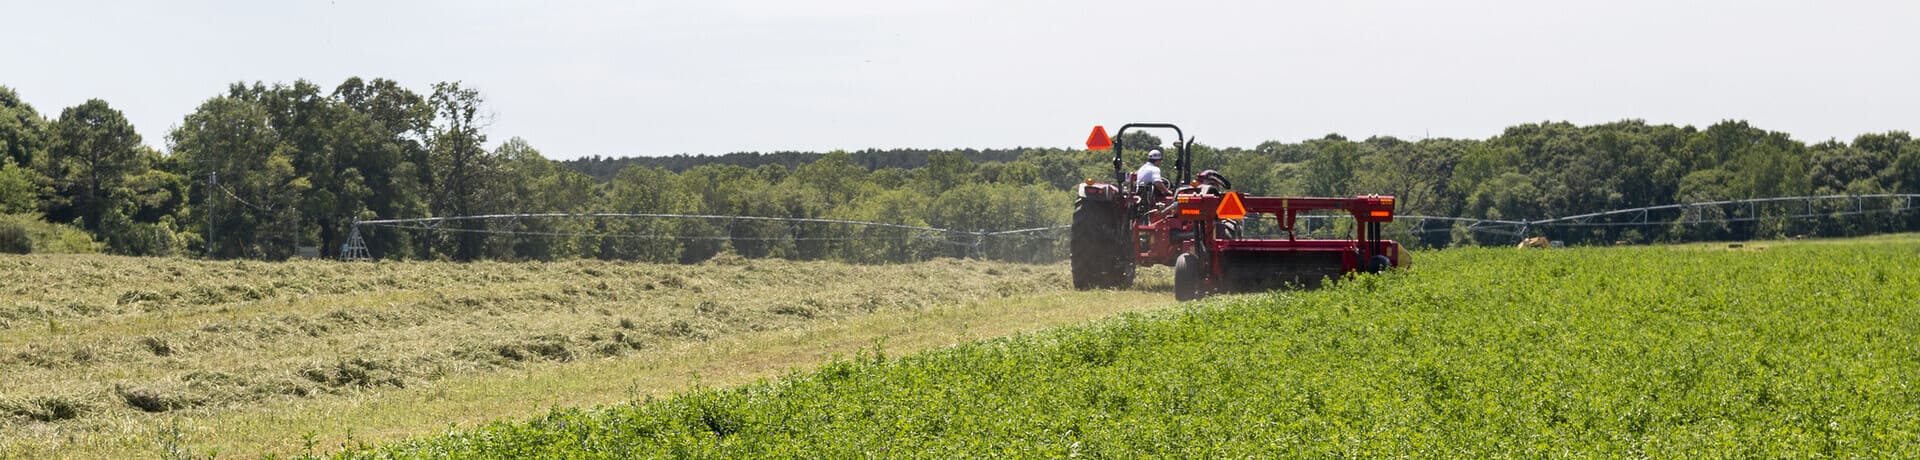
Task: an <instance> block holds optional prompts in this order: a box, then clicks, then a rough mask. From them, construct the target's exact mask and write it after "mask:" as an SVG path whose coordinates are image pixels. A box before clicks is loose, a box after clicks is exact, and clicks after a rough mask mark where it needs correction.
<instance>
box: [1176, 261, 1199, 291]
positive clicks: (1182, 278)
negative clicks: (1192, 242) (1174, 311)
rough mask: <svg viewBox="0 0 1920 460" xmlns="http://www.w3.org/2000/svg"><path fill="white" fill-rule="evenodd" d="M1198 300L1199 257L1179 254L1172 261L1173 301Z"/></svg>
mask: <svg viewBox="0 0 1920 460" xmlns="http://www.w3.org/2000/svg"><path fill="white" fill-rule="evenodd" d="M1198 298H1200V257H1199V256H1195V255H1193V254H1181V255H1180V258H1178V259H1174V261H1173V300H1178V301H1181V302H1185V301H1189V300H1193V299H1198Z"/></svg>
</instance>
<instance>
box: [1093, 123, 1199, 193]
mask: <svg viewBox="0 0 1920 460" xmlns="http://www.w3.org/2000/svg"><path fill="white" fill-rule="evenodd" d="M1132 128H1167V129H1172V130H1173V136H1174V141H1173V142H1174V144H1173V145H1174V150H1175V152H1176V155H1175V157H1174V160H1173V173H1174V176H1173V177H1174V178H1175V179H1179V180H1169V181H1167V182H1169V183H1170V184H1168V185H1169V186H1175V187H1177V186H1179V184H1184V183H1187V181H1190V180H1193V176H1192V174H1191V173H1192V171H1188V169H1190V166H1191V165H1189V164H1188V162H1189V161H1190V160H1189V159H1188V158H1187V135H1186V133H1184V132H1181V131H1180V127H1179V126H1174V125H1173V123H1127V124H1125V125H1120V130H1119V131H1114V132H1113V138H1114V139H1118V141H1117V142H1114V143H1113V183H1115V184H1119V183H1123V182H1126V181H1127V169H1126V157H1125V156H1124V155H1123V154H1122V153H1121V152H1122V151H1123V150H1126V145H1127V142H1126V139H1125V136H1126V134H1127V130H1128V129H1132Z"/></svg>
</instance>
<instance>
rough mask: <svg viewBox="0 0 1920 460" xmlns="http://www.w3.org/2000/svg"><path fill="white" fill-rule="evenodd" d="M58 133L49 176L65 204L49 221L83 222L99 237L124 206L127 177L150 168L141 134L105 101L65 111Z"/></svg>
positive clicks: (59, 205) (47, 164)
mask: <svg viewBox="0 0 1920 460" xmlns="http://www.w3.org/2000/svg"><path fill="white" fill-rule="evenodd" d="M52 131H53V141H54V142H53V144H52V148H50V149H49V150H48V154H47V160H46V161H45V162H44V165H45V170H44V172H45V173H46V175H47V176H48V177H50V178H52V179H53V185H54V190H55V193H57V194H58V195H59V201H57V202H56V203H55V208H54V209H53V210H52V212H49V213H48V217H49V218H50V219H54V220H55V221H58V222H72V221H74V220H79V221H80V222H81V226H82V227H84V228H86V229H87V230H89V231H94V232H98V231H100V230H101V228H102V223H103V219H104V218H105V217H106V214H107V213H109V212H114V211H117V210H118V208H119V207H120V204H121V203H120V202H119V197H117V196H116V194H115V192H116V191H117V190H118V189H119V188H120V187H121V186H122V185H123V184H125V182H126V176H127V175H129V174H134V173H138V172H140V171H143V170H145V169H146V168H147V165H146V163H145V161H144V160H145V158H143V157H142V156H141V155H140V152H141V144H140V134H139V133H137V132H135V131H134V129H133V125H132V124H130V123H127V118H126V116H124V115H122V114H121V113H120V111H119V110H115V109H114V108H113V107H112V106H109V105H107V102H106V101H102V100H99V99H91V100H88V101H87V102H86V103H83V104H81V105H78V106H74V107H68V108H67V109H66V110H63V111H61V112H60V120H59V121H56V122H54V124H53V130H52Z"/></svg>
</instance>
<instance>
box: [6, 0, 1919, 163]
mask: <svg viewBox="0 0 1920 460" xmlns="http://www.w3.org/2000/svg"><path fill="white" fill-rule="evenodd" d="M0 12H4V15H5V16H7V19H6V20H5V21H4V22H5V23H6V24H7V26H6V30H5V34H6V35H7V36H8V37H9V41H8V43H7V44H6V45H4V46H0V85H4V86H8V87H11V88H13V89H14V90H15V91H16V92H18V93H19V94H20V96H21V97H22V98H23V99H25V100H26V101H27V102H28V103H30V104H33V105H34V107H35V108H36V109H38V110H39V111H40V112H41V113H42V114H44V115H46V116H48V117H49V118H55V117H58V116H59V113H60V111H61V109H62V108H65V107H70V106H75V105H79V104H80V103H82V102H85V101H86V100H87V99H92V98H99V99H103V100H106V101H107V102H108V103H110V104H111V105H112V106H114V107H115V108H117V109H119V110H121V111H123V112H124V113H125V114H126V115H127V118H128V119H129V120H130V121H132V122H133V123H134V124H135V126H136V128H137V129H138V130H139V132H140V134H141V135H142V136H143V137H144V140H145V142H146V143H147V144H148V145H152V146H154V147H156V148H160V149H162V150H165V149H167V145H166V139H165V138H166V133H167V132H168V131H170V130H171V129H172V127H174V126H176V125H178V124H179V123H180V120H181V119H182V118H184V117H185V116H186V115H187V114H188V113H190V112H192V111H193V110H194V108H195V107H197V106H199V105H200V104H201V103H203V102H205V101H206V100H207V99H209V98H211V97H214V96H218V95H220V94H222V93H224V92H225V89H226V87H227V86H228V85H229V84H231V83H234V82H255V81H259V82H266V83H274V82H286V83H290V82H293V81H295V80H298V79H306V80H309V81H312V82H315V83H316V84H319V85H321V86H322V87H324V88H329V89H331V88H332V87H334V86H336V85H338V84H339V83H340V82H342V81H344V80H345V79H347V78H348V77H352V76H359V77H363V78H369V79H370V78H388V79H392V80H395V81H397V82H399V83H401V84H402V85H404V86H407V87H409V88H412V89H414V90H415V91H417V92H421V93H423V94H424V93H427V92H430V91H431V88H430V87H431V85H432V84H433V83H434V82H439V81H460V82H462V83H463V85H465V86H467V87H471V88H474V89H477V90H479V91H480V92H481V94H482V96H483V97H484V98H485V99H486V106H485V107H486V111H487V113H488V114H489V124H488V125H487V129H486V133H487V134H488V135H489V137H490V143H492V144H498V143H499V142H501V141H505V140H506V139H509V138H512V137H520V138H523V139H525V140H527V141H528V142H529V143H531V144H532V145H533V146H534V147H536V148H538V149H539V150H540V151H541V152H542V153H543V154H544V155H546V156H547V157H549V158H555V159H568V158H575V157H581V156H588V155H601V156H642V155H644V156H656V155H672V154H680V153H689V154H723V153H728V152H736V151H778V150H803V151H827V150H834V149H845V150H858V149H865V148H969V147H971V148H1005V147H1015V146H1024V147H1076V146H1078V145H1080V144H1081V142H1083V141H1084V140H1085V139H1086V136H1087V132H1088V131H1089V130H1090V129H1091V128H1092V127H1093V125H1096V124H1104V125H1108V126H1116V125H1120V124H1123V123H1127V122H1147V121H1152V122H1172V123H1177V124H1179V125H1180V126H1181V127H1182V128H1184V129H1185V131H1186V132H1187V133H1188V134H1189V135H1192V136H1195V137H1197V139H1198V140H1199V141H1200V142H1202V143H1206V144H1209V145H1215V146H1241V147H1251V146H1254V145H1256V144H1258V143H1260V142H1263V141H1268V140H1278V141H1285V142H1297V141H1300V140H1304V139H1312V138H1319V137H1321V136H1324V135H1326V134H1329V133H1339V134H1342V135H1345V136H1347V137H1349V138H1355V139H1359V138H1365V137H1369V136H1374V135H1387V136H1395V137H1400V138H1403V139H1421V138H1428V137H1452V138H1477V139H1484V138H1487V137H1490V136H1493V135H1496V134H1499V133H1500V132H1501V131H1502V130H1503V129H1504V128H1506V127H1508V126H1512V125H1516V124H1521V123H1533V122H1542V121H1570V122H1573V123H1577V124H1594V123H1605V122H1610V121H1616V120H1621V119H1630V118H1631V119H1643V120H1646V121H1648V122H1650V123H1670V124H1676V125H1694V126H1699V127H1705V126H1707V125H1711V124H1713V123H1716V122H1719V121H1721V120H1728V119H1742V120H1747V121H1749V122H1751V123H1753V124H1754V125H1755V126H1757V127H1760V128H1764V129H1769V130H1775V131H1784V132H1786V133H1788V134H1791V135H1792V136H1793V137H1794V138H1795V139H1799V140H1802V141H1808V142H1818V141H1824V140H1827V139H1830V138H1837V139H1839V140H1842V141H1846V140H1850V139H1852V137H1853V136H1855V135H1857V134H1860V133H1867V132H1884V131H1888V130H1903V131H1913V130H1916V129H1920V84H1917V83H1916V82H1920V47H1916V44H1920V2H1895V1H1886V2H1867V1H1819V2H1815V1H1771V0H1767V1H1690V2H1680V1H1640V0H1625V1H1607V2H1595V1H1583V2H1559V1H1455V2H1438V1H1311V2H1297V1H1261V2H1255V1H1244V2H1239V1H1235V2H1220V1H1206V0H1193V1H1166V0H1162V1H1131V0H1116V1H1098V2H1083V1H1046V0H1027V1H999V0H977V1H908V0H847V1H807V2H800V1H737V0H702V1H659V0H655V1H584V0H583V1H549V2H532V1H528V2H508V1H369V0H321V1H312V0H290V1H169V2H132V1H127V2H99V1H85V0H78V1H44V0H0Z"/></svg>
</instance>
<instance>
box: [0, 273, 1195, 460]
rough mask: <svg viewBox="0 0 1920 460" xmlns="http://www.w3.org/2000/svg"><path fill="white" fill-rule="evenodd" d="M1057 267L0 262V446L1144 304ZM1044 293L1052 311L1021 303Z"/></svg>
mask: <svg viewBox="0 0 1920 460" xmlns="http://www.w3.org/2000/svg"><path fill="white" fill-rule="evenodd" d="M1065 271H1066V270H1065V267H1064V266H1062V265H1054V266H1032V265H1014V264H1001V263H990V262H979V261H961V260H939V261H932V262H926V263H919V264H909V265H892V266H855V265H845V264H835V263H825V262H792V261H780V260H755V261H744V260H740V259H735V258H722V259H718V260H716V261H714V262H710V263H707V264H702V265H696V266H679V265H651V264H632V263H618V262H601V261H573V262H562V263H544V264H542V263H525V264H514V263H471V264H454V263H371V264H368V263H360V264H343V263H334V262H289V263H262V262H251V261H240V262H200V261H188V260H179V259H151V258H147V259H142V258H123V257H111V256H73V255H69V256H5V257H0V280H4V283H3V284H0V296H4V300H0V374H4V375H5V376H6V380H7V381H8V384H7V385H6V386H5V387H4V388H3V389H0V417H4V418H5V421H4V422H0V423H4V424H5V425H7V427H6V429H5V435H4V436H0V448H4V450H6V451H9V452H14V453H20V454H25V455H44V454H56V453H57V454H60V455H72V454H76V453H82V454H84V453H89V452H90V453H93V454H96V455H115V454H130V453H140V452H148V453H152V452H158V451H156V450H152V449H155V448H156V447H155V446H156V442H155V439H156V437H157V436H158V435H157V434H156V433H158V432H160V431H161V428H164V427H171V426H173V424H175V423H179V424H181V425H184V426H186V427H188V428H187V429H185V430H183V431H181V432H180V437H182V438H185V439H192V440H195V441H196V445H200V446H211V447H210V448H220V449H221V451H222V452H226V453H236V452H241V453H256V452H260V451H262V450H263V449H265V450H284V449H289V448H292V447H294V446H297V444H298V443H299V441H300V439H301V436H302V435H303V434H307V433H309V432H311V433H314V434H315V435H316V436H317V437H318V439H319V440H320V441H318V442H321V443H322V444H323V445H325V443H327V442H339V441H341V440H344V439H347V438H349V437H354V438H355V439H362V440H366V439H383V438H388V437H392V436H400V435H406V434H413V433H420V432H423V431H428V430H433V429H437V428H444V427H445V426H446V424H447V423H449V422H470V421H479V420H487V419H491V418H497V417H500V416H511V415H516V414H524V413H529V411H531V410H533V409H535V408H538V407H543V406H545V405H553V404H567V405H572V404H596V403H607V402H614V401H618V400H622V399H625V398H631V397H635V396H641V395H656V394H662V393H661V392H663V391H672V390H673V389H677V388H682V387H684V386H685V385H687V384H689V383H691V381H692V379H691V373H699V374H701V375H704V376H708V377H707V378H708V379H709V381H710V382H714V383H723V382H732V381H737V380H742V379H750V378H753V377H758V376H766V375H771V374H773V373H777V372H779V371H780V370H782V369H788V368H792V367H794V366H803V365H806V364H808V363H811V362H816V361H818V360H819V359H820V358H821V357H823V356H825V355H824V354H823V353H834V352H845V351H846V350H850V349H852V347H858V346H860V345H863V344H867V342H868V341H871V340H872V339H874V338H879V337H900V338H903V339H902V340H903V341H905V342H908V343H906V344H904V345H900V346H902V347H905V348H913V347H915V346H922V345H928V344H933V343H935V342H939V341H941V340H947V341H951V340H954V339H955V337H958V336H956V335H954V334H953V333H951V331H947V332H938V333H932V332H929V331H946V330H947V329H950V328H951V327H952V326H953V325H952V324H949V323H951V322H952V321H954V320H955V318H970V319H961V320H959V321H960V323H962V324H967V323H968V322H969V321H971V322H974V323H985V324H991V325H992V326H989V328H988V329H989V330H988V331H980V330H978V329H975V330H973V331H971V332H964V333H962V334H960V335H967V334H984V335H997V334H999V333H1004V332H1007V331H1016V330H1027V329H1028V328H1031V327H1037V325H1040V324H1057V323H1059V322H1069V321H1074V320H1078V319H1086V318H1091V317H1098V315H1101V314H1105V313H1108V312H1111V311H1114V310H1115V309H1116V308H1118V307H1102V308H1082V307H1079V306H1078V305H1075V304H1080V303H1085V302H1084V301H1085V300H1088V299H1092V298H1096V297H1098V296H1117V297H1116V298H1115V299H1108V301H1103V302H1101V303H1102V304H1105V305H1131V306H1134V307H1139V308H1144V307H1145V306H1150V305H1154V304H1156V303H1161V304H1163V303H1165V302H1164V301H1163V300H1161V298H1162V295H1163V294H1161V293H1066V292H1060V291H1062V290H1064V289H1065V287H1066V286H1067V285H1068V283H1067V281H1066V273H1065ZM1010 297H1015V298H1020V299H1023V300H1006V299H1008V298H1010ZM1121 298H1137V299H1142V300H1138V301H1119V300H1118V299H1121ZM1036 299H1040V300H1036ZM1144 299H1152V300H1151V301H1148V300H1144ZM1008 305H1025V306H1026V307H1025V310H1024V311H1023V310H1010V309H1008V308H1007V307H1006V306H1008ZM1067 306H1071V307H1073V308H1065V307H1067ZM1063 308H1065V310H1063V311H1067V310H1070V311H1069V312H1068V313H1064V314H1057V315H1055V316H1058V318H1056V319H1055V320H1054V321H1039V320H1032V321H1029V320H1028V319H1029V318H1026V316H1029V315H1028V314H1027V313H1028V312H1029V311H1033V310H1041V311H1047V310H1049V309H1063ZM973 310H978V311H980V312H985V313H986V314H987V316H977V314H975V313H966V312H967V311H973ZM995 312H997V313H995ZM967 315H976V316H967ZM1040 316H1045V315H1040ZM889 325H891V326H889ZM889 328H892V329H889ZM836 331H837V332H836ZM848 340H852V342H849V341H848ZM890 340H892V339H890ZM810 344H819V345H818V346H817V347H814V346H813V345H810ZM614 369H617V371H612V373H609V372H610V371H609V370H614ZM663 372H664V373H663ZM715 376H717V377H715ZM714 379H717V381H715V380H714ZM676 382H677V383H676ZM75 448H79V449H82V450H78V451H75V450H70V449H75ZM143 449H144V450H143Z"/></svg>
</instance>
